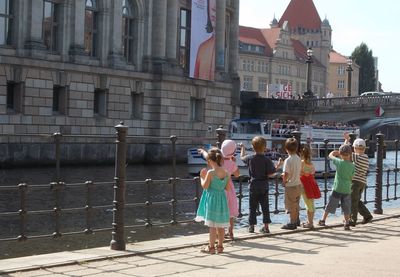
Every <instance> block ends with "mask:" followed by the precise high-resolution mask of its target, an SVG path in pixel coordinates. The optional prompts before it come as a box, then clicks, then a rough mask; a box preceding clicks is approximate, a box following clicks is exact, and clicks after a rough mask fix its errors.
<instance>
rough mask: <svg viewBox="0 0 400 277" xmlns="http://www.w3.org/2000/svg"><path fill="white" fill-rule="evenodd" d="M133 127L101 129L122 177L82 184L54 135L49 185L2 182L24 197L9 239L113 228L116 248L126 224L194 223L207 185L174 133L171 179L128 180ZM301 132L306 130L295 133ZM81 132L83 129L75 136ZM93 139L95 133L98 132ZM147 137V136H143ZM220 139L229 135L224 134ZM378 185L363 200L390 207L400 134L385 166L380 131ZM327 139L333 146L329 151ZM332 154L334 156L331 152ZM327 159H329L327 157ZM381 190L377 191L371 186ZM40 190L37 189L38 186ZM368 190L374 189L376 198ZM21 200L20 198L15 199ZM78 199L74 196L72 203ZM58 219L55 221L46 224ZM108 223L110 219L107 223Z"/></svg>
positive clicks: (6, 232) (12, 213)
mask: <svg viewBox="0 0 400 277" xmlns="http://www.w3.org/2000/svg"><path fill="white" fill-rule="evenodd" d="M127 129H128V128H127V127H126V126H124V125H123V124H119V125H117V126H116V130H117V137H116V138H115V137H113V136H99V137H98V139H99V140H101V141H102V142H103V143H109V144H110V145H111V148H110V149H111V150H113V151H115V175H114V176H115V177H114V180H110V181H109V182H93V181H91V180H85V181H83V182H81V183H71V184H68V183H65V182H63V180H61V179H62V178H61V177H60V176H61V175H60V171H61V166H60V157H61V155H62V153H61V146H62V143H63V141H64V140H65V138H66V137H64V136H61V134H54V135H52V136H47V138H46V139H47V140H51V141H52V142H51V143H52V145H53V146H54V147H55V151H54V153H55V157H54V159H53V162H54V163H55V165H56V166H55V174H54V177H53V180H52V181H51V182H50V183H49V184H40V185H31V184H26V183H21V184H18V185H16V186H0V194H1V195H2V197H3V198H4V199H19V201H16V202H17V203H18V206H16V205H17V204H9V205H4V206H3V207H2V208H1V210H0V220H1V222H2V224H1V225H2V226H3V227H2V228H3V230H2V235H1V236H0V242H2V241H16V240H17V241H25V240H27V239H41V238H48V237H52V238H55V239H56V238H59V237H61V236H69V235H76V234H87V235H90V234H94V233H98V232H111V243H110V246H111V249H114V250H124V249H125V230H126V229H127V228H150V227H152V226H165V225H176V224H181V223H187V222H193V218H194V217H195V214H196V210H197V206H198V203H199V198H200V195H201V186H200V182H199V178H198V177H194V178H188V179H181V178H177V177H176V158H175V157H176V144H177V140H178V138H177V137H175V136H171V137H165V138H157V139H158V140H160V139H162V140H164V143H167V141H168V143H169V145H170V147H169V148H170V151H171V154H172V157H173V158H172V163H171V176H172V177H171V178H168V179H164V180H152V179H147V180H144V181H133V180H126V152H127V145H128V144H129V143H130V142H129V140H130V139H133V137H129V136H127ZM295 135H297V136H298V135H299V134H295ZM70 137H71V138H73V139H78V140H79V139H82V138H83V137H84V136H70ZM91 138H92V139H93V136H91ZM141 139H144V138H141ZM218 140H219V143H220V142H221V141H223V140H224V136H221V134H219V133H218ZM376 141H377V143H376V153H375V155H376V164H375V170H371V172H370V174H375V184H373V185H372V184H369V185H368V186H367V187H366V190H365V194H364V202H365V203H371V202H374V205H375V206H374V212H375V213H377V214H381V213H383V209H382V202H383V201H391V200H397V199H398V197H399V196H398V181H397V174H398V172H399V169H398V146H399V145H398V144H399V143H398V141H397V140H396V141H394V142H392V143H393V144H394V145H395V151H394V162H393V164H392V165H391V166H385V168H384V162H383V161H384V154H385V150H384V149H385V148H384V144H385V142H384V136H383V135H382V134H377V136H376ZM327 144H328V141H326V143H325V145H326V150H328V148H327V147H328V146H327ZM325 152H326V156H327V155H328V151H325ZM326 164H327V160H326ZM325 168H326V171H325V173H324V174H323V183H322V185H321V183H320V189H321V192H322V198H321V201H320V202H317V205H316V206H317V207H316V208H319V209H322V208H324V207H325V205H326V203H327V200H328V195H329V192H330V190H331V188H330V185H329V178H328V177H329V173H328V172H327V166H326V167H325ZM236 181H237V182H236V183H235V185H236V187H237V191H238V194H237V197H238V200H239V217H243V216H245V215H246V212H245V211H244V210H245V209H244V208H243V207H244V203H245V202H244V200H245V199H246V197H248V193H247V191H246V176H240V177H239V178H238V179H237V180H236ZM371 190H373V191H374V193H373V194H371V193H367V192H371ZM35 192H36V193H35ZM283 193H284V192H283V188H282V186H281V181H280V178H279V176H277V177H276V178H275V179H273V180H271V185H270V198H271V200H272V201H271V200H270V205H271V207H272V208H271V213H274V214H279V213H283V212H284V205H283ZM367 195H374V197H373V199H372V198H368V197H367ZM14 202H15V201H14ZM37 203H41V204H43V203H44V205H42V206H44V208H43V209H41V210H37V209H35V207H36V206H37V205H36V204H37ZM71 203H73V204H72V205H71ZM43 222H51V223H52V224H45V225H44V224H42V223H43ZM105 222H106V224H105V225H104V223H105Z"/></svg>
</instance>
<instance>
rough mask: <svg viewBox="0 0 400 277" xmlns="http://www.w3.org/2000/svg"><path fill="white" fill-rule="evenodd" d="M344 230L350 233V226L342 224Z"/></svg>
mask: <svg viewBox="0 0 400 277" xmlns="http://www.w3.org/2000/svg"><path fill="white" fill-rule="evenodd" d="M344 230H346V231H350V230H351V229H350V225H349V224H348V223H345V224H344Z"/></svg>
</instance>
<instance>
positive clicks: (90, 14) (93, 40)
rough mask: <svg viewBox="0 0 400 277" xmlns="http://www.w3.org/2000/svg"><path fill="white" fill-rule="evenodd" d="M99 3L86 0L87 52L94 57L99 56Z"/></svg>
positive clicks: (93, 0) (94, 0)
mask: <svg viewBox="0 0 400 277" xmlns="http://www.w3.org/2000/svg"><path fill="white" fill-rule="evenodd" d="M97 25H98V24H97V3H96V0H86V7H85V52H86V53H87V54H88V55H89V56H92V57H96V56H97V37H98V34H97V31H98V29H97V28H98V26H97Z"/></svg>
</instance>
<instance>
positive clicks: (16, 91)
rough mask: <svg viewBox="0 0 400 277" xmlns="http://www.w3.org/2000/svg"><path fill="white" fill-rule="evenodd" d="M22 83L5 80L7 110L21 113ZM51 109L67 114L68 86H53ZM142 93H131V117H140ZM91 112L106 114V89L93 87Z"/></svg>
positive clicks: (55, 112)
mask: <svg viewBox="0 0 400 277" xmlns="http://www.w3.org/2000/svg"><path fill="white" fill-rule="evenodd" d="M23 91H24V84H23V83H16V82H7V96H6V97H7V111H8V112H9V113H23V102H24V99H23V95H24V93H23ZM52 100H53V102H52V111H53V113H54V114H58V115H68V106H67V103H68V87H65V86H54V87H53V98H52ZM142 106H143V94H142V93H136V92H132V93H131V106H130V112H131V117H132V118H138V119H139V118H142V111H143V109H142ZM93 113H94V115H97V116H107V90H105V89H95V91H94V96H93Z"/></svg>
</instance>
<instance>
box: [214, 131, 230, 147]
mask: <svg viewBox="0 0 400 277" xmlns="http://www.w3.org/2000/svg"><path fill="white" fill-rule="evenodd" d="M215 131H216V132H217V147H218V148H221V145H222V143H223V142H224V140H225V138H226V133H227V132H228V130H226V129H224V128H223V126H219V127H218V128H217V129H216V130H215Z"/></svg>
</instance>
